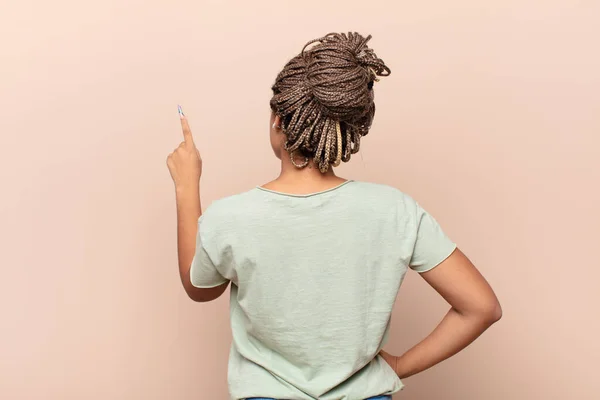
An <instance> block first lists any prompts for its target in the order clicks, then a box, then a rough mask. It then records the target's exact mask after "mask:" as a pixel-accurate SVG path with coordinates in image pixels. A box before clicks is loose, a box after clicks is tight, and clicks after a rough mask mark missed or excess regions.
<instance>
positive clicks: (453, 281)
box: [167, 113, 502, 378]
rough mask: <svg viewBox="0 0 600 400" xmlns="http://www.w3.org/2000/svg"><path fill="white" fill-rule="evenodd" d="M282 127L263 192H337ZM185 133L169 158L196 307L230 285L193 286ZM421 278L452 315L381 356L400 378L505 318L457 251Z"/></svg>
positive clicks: (193, 154)
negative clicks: (293, 150)
mask: <svg viewBox="0 0 600 400" xmlns="http://www.w3.org/2000/svg"><path fill="white" fill-rule="evenodd" d="M280 123H281V121H280V119H279V117H277V116H275V115H274V114H273V113H271V119H270V126H271V129H270V140H271V146H272V148H273V152H274V153H275V155H276V156H277V158H279V159H280V160H281V172H280V174H279V176H278V177H277V178H276V179H275V180H273V181H271V182H269V183H266V184H265V185H263V187H265V188H267V189H271V190H275V191H279V192H284V193H290V194H308V193H314V192H318V191H323V190H327V189H330V188H333V187H335V186H337V185H339V184H341V183H343V182H345V181H346V180H345V179H343V178H339V177H337V176H336V175H335V173H334V171H333V169H332V168H330V169H329V171H328V172H327V173H325V174H322V173H321V172H320V171H319V169H318V168H317V167H316V166H315V165H314V164H313V163H310V164H309V165H308V166H307V167H306V168H304V169H297V168H296V167H295V166H294V165H293V164H292V162H291V161H290V156H289V154H288V153H287V152H286V151H285V150H284V142H285V136H284V134H283V133H282V131H281V129H280ZM181 127H182V131H183V139H184V140H183V142H181V144H180V145H179V146H178V147H177V148H176V149H175V150H174V151H173V152H172V153H171V154H169V156H168V157H167V166H168V168H169V172H170V173H171V177H172V178H173V182H174V184H175V198H176V202H177V249H178V258H179V274H180V277H181V282H182V283H183V287H184V289H185V291H186V293H187V294H188V296H189V297H190V298H191V299H192V300H194V301H199V302H206V301H211V300H215V299H216V298H218V297H219V296H221V295H222V294H223V292H224V291H225V289H226V288H227V285H228V284H229V282H228V283H224V284H223V285H220V286H218V287H215V288H209V289H201V288H196V287H194V286H193V285H192V284H191V282H190V268H191V263H192V259H193V257H194V253H195V251H196V234H197V229H198V223H197V222H198V218H199V217H200V215H201V214H202V208H201V203H200V178H201V176H202V158H201V157H200V152H199V151H198V149H197V148H196V146H195V144H194V140H193V137H192V133H191V130H190V126H189V124H188V121H187V118H186V117H184V116H182V117H181ZM301 161H302V160H298V162H301ZM420 276H421V277H422V278H423V279H424V280H425V281H426V282H427V283H428V284H429V285H430V286H431V287H432V288H433V289H435V290H436V291H437V292H438V293H439V294H440V295H441V296H442V297H443V298H444V299H445V300H446V301H447V302H448V304H449V306H450V309H449V310H448V312H447V313H446V315H445V316H444V318H443V319H442V321H441V322H440V323H439V324H438V326H437V327H436V328H435V329H434V330H433V331H432V332H431V333H430V334H429V335H428V336H427V337H426V338H425V339H423V340H422V341H421V342H420V343H418V344H417V345H416V346H414V347H412V348H411V349H410V350H408V351H407V352H406V353H404V354H402V355H400V356H394V355H391V354H389V353H387V352H385V351H381V353H380V355H381V356H382V357H383V359H384V360H385V361H386V362H387V363H388V364H389V365H390V367H392V368H393V370H394V371H395V372H396V374H397V375H398V376H399V377H400V378H407V377H409V376H412V375H415V374H418V373H419V372H422V371H424V370H426V369H428V368H431V367H432V366H434V365H436V364H438V363H440V362H442V361H444V360H445V359H447V358H449V357H451V356H453V355H455V354H456V353H458V352H459V351H461V350H463V349H464V348H465V347H467V346H468V345H469V344H471V343H472V342H473V341H474V340H475V339H477V338H478V337H479V336H480V335H481V334H482V333H483V332H485V331H486V330H487V329H488V328H489V327H490V326H492V325H493V324H494V323H495V322H497V321H498V320H499V319H500V318H501V316H502V309H501V307H500V303H499V302H498V299H497V297H496V295H495V294H494V291H493V290H492V288H491V287H490V285H489V284H488V282H487V281H486V280H485V278H484V277H483V276H482V275H481V274H480V273H479V271H478V270H477V268H476V267H475V266H474V265H473V263H472V262H471V261H470V260H469V259H468V258H467V257H466V256H465V255H464V254H463V253H462V252H461V251H460V250H459V249H457V250H455V251H454V252H453V253H452V254H451V255H450V256H449V257H448V258H447V259H446V260H445V261H443V262H442V263H441V264H439V265H438V266H437V267H435V268H433V269H432V270H430V271H428V272H425V273H422V274H420Z"/></svg>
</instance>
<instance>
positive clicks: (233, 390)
mask: <svg viewBox="0 0 600 400" xmlns="http://www.w3.org/2000/svg"><path fill="white" fill-rule="evenodd" d="M455 248H456V246H455V244H454V243H453V242H452V241H451V240H450V239H449V238H448V237H447V236H446V235H445V234H444V233H443V231H442V229H441V228H440V226H439V225H438V223H437V222H436V221H435V219H434V218H433V217H432V216H431V215H430V214H428V213H427V212H426V211H425V210H424V209H423V208H421V207H420V206H419V204H417V203H416V202H415V200H413V199H412V198H411V197H410V196H408V195H406V194H404V193H402V192H400V191H398V190H397V189H394V188H392V187H388V186H384V185H377V184H371V183H363V182H356V181H348V182H346V183H344V184H342V185H340V186H337V187H335V188H333V189H330V190H327V191H324V192H319V193H314V194H310V195H290V194H284V193H278V192H274V191H270V190H267V189H264V188H255V189H253V190H250V191H248V192H246V193H242V194H239V195H236V196H232V197H228V198H225V199H222V200H218V201H216V202H215V203H213V204H212V205H211V206H210V207H209V208H208V209H207V210H206V212H205V213H204V215H202V217H200V219H199V226H198V239H197V244H196V255H195V257H194V260H193V262H192V268H191V272H190V274H191V280H192V284H193V285H194V286H196V287H202V288H207V287H214V286H218V285H220V284H223V283H225V282H227V281H228V280H229V281H231V282H232V286H231V300H230V304H231V306H230V313H231V329H232V333H233V343H232V347H231V352H230V357H229V373H228V382H229V392H230V396H231V399H233V400H238V399H245V398H248V397H268V398H275V399H289V400H314V399H320V400H359V399H366V398H368V397H371V396H376V395H382V394H391V393H394V392H397V391H398V390H400V389H401V388H402V386H403V385H402V382H401V381H400V379H398V377H397V376H396V374H395V373H394V372H393V370H392V369H391V368H390V367H389V366H388V364H387V363H386V362H385V361H384V360H383V359H382V358H381V356H378V355H377V354H378V353H379V350H380V349H381V348H382V347H383V345H384V344H385V342H386V340H387V334H388V329H389V324H390V317H391V314H392V308H393V306H394V302H395V300H396V295H397V293H398V289H399V288H400V284H401V283H402V280H403V278H404V275H405V273H406V272H407V270H408V268H412V269H413V270H415V271H417V272H425V271H428V270H430V269H432V268H434V267H435V266H436V265H438V264H439V263H440V262H442V261H443V260H444V259H446V258H447V257H448V256H449V255H450V254H451V253H452V252H453V251H454V249H455Z"/></svg>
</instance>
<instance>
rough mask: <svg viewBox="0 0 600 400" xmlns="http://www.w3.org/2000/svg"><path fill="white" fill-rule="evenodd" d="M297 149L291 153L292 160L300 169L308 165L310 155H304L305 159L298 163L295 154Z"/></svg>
mask: <svg viewBox="0 0 600 400" xmlns="http://www.w3.org/2000/svg"><path fill="white" fill-rule="evenodd" d="M295 154H296V151H292V152H291V153H290V161H292V165H293V166H294V167H296V168H298V169H302V168H304V167H306V166H307V165H308V157H306V156H304V161H303V162H302V163H301V164H298V163H296V157H294V155H295Z"/></svg>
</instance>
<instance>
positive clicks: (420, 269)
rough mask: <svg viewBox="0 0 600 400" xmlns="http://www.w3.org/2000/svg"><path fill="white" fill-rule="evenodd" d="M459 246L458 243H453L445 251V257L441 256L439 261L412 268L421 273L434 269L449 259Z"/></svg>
mask: <svg viewBox="0 0 600 400" xmlns="http://www.w3.org/2000/svg"><path fill="white" fill-rule="evenodd" d="M457 248H458V246H457V245H456V243H453V244H452V246H450V247H449V249H448V250H449V251H448V252H444V254H445V256H444V257H443V258H441V259H440V260H439V261H438V262H436V263H432V264H430V265H426V266H423V267H418V268H412V270H413V271H415V272H418V273H419V274H423V273H425V272H428V271H431V270H432V269H434V268H435V267H437V266H438V265H440V264H441V263H443V262H444V261H446V260H447V259H448V257H450V256H451V255H452V253H454V251H456V249H457Z"/></svg>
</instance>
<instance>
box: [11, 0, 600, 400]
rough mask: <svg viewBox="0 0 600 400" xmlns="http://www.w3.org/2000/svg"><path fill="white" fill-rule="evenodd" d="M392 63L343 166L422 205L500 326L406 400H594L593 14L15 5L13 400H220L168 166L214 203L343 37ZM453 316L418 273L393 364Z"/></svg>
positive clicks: (208, 320) (445, 5) (514, 4)
mask: <svg viewBox="0 0 600 400" xmlns="http://www.w3.org/2000/svg"><path fill="white" fill-rule="evenodd" d="M347 30H356V31H359V32H363V33H365V34H367V33H371V34H373V36H374V39H373V40H372V42H371V45H372V46H373V47H374V48H375V49H376V51H377V53H378V55H379V56H380V57H381V58H383V59H384V60H385V61H386V63H387V64H388V65H389V66H390V67H391V69H392V75H391V77H389V78H388V79H385V80H383V81H382V82H381V83H380V84H378V85H377V86H376V90H377V101H378V115H377V118H376V121H375V125H374V127H373V130H372V133H371V135H370V136H369V137H367V138H366V139H365V141H364V146H363V151H362V155H359V156H358V157H355V159H353V160H352V162H351V164H350V165H348V166H346V167H344V168H343V169H342V171H341V173H342V174H343V175H345V176H347V177H351V178H354V179H363V180H373V181H377V182H383V183H388V184H392V185H396V186H397V187H399V188H401V189H403V190H404V191H406V192H408V193H410V194H411V195H413V196H414V197H416V198H417V199H418V200H419V201H421V202H422V203H423V204H424V205H425V206H426V207H427V208H428V209H429V210H430V211H431V212H432V213H433V214H434V215H435V216H436V217H437V218H438V219H439V220H440V222H441V223H442V224H443V225H444V227H445V229H446V230H447V232H448V233H449V234H450V235H451V236H452V237H453V238H454V240H456V241H457V242H458V243H459V245H460V246H461V247H462V248H463V249H464V251H465V252H467V253H468V254H469V255H470V256H471V258H472V259H473V260H474V261H475V263H476V264H477V265H478V266H479V267H480V269H481V270H482V271H483V272H484V274H485V275H486V276H487V277H488V278H489V280H490V281H491V282H492V284H493V286H494V287H495V288H496V290H497V292H498V295H499V297H500V299H501V301H502V304H503V306H504V315H505V316H504V319H503V320H502V321H501V323H499V324H498V325H497V326H495V327H494V328H493V329H492V330H491V331H490V332H489V333H487V334H486V335H485V336H484V337H483V338H482V339H481V340H480V341H478V342H477V343H476V344H475V345H473V346H472V347H470V348H469V349H468V350H467V351H465V352H464V353H462V354H460V355H459V356H457V357H455V358H454V359H452V360H451V361H448V362H446V363H445V364H443V365H441V366H439V367H437V368H435V369H433V370H432V371H430V372H427V373H424V374H422V375H421V376H418V377H415V378H413V379H410V380H408V381H407V384H408V388H407V389H406V390H405V391H404V392H403V393H401V394H399V395H398V396H397V398H398V399H412V400H430V399H444V400H459V399H460V400H464V399H485V400H506V399H511V400H530V399H540V400H541V399H544V400H548V399H561V400H564V399H578V400H591V399H598V396H599V393H600V380H599V379H598V371H599V367H598V365H599V363H600V348H599V345H598V338H600V323H599V322H598V316H599V315H600V314H599V313H598V305H599V303H600V302H599V300H600V297H599V294H598V292H599V290H598V280H599V279H600V265H599V261H598V248H599V242H600V211H599V210H598V208H599V206H600V167H599V164H600V162H599V155H600V151H599V148H600V139H599V132H600V52H599V51H598V49H599V47H598V40H599V38H600V2H599V1H593V0H588V1H584V0H582V1H575V0H571V1H569V0H564V1H552V0H545V1H542V0H539V1H533V0H528V1H524V0H521V1H516V0H512V1H511V0H508V1H507V0H503V1H485V2H484V1H475V0H472V1H464V0H462V1H419V2H408V1H380V2H364V1H353V0H347V1H339V2H326V3H321V2H320V1H314V0H311V1H296V2H287V1H264V0H260V1H245V2H242V1H238V2H233V1H222V2H219V1H167V0H162V1H158V0H154V1H147V0H146V1H141V0H132V1H115V0H104V1H74V0H73V1H66V0H57V1H53V2H48V1H41V0H37V1H30V0H19V1H16V0H13V1H6V0H5V1H3V2H2V3H1V8H0V41H1V46H0V71H1V74H0V133H1V136H0V148H1V149H2V156H1V161H0V162H1V165H0V178H1V181H0V182H1V184H2V194H1V196H0V206H1V207H0V213H1V214H0V217H1V220H0V221H1V223H0V243H1V251H0V266H1V270H0V274H1V275H0V285H1V290H0V315H1V318H2V319H1V321H2V327H1V330H0V398H2V399H7V400H8V399H11V400H12V399H49V400H59V399H60V400H67V399H78V400H79V399H89V400H96V399H97V400H100V399H102V400H105V399H111V400H113V399H114V400H125V399H128V400H135V399H140V400H142V399H144V400H147V399H160V400H162V399H181V400H191V399H225V398H226V397H227V395H226V356H227V352H228V347H229V341H230V335H229V325H228V324H229V322H228V308H227V305H228V299H227V298H226V297H223V298H222V299H219V300H218V301H217V302H215V303H211V304H204V305H199V304H194V303H192V302H191V301H188V300H187V298H186V297H185V294H184V292H183V290H182V289H181V288H180V283H179V279H178V276H177V268H176V264H175V262H176V258H175V257H176V256H175V245H176V243H175V239H176V238H175V214H174V196H173V190H172V184H171V182H170V178H169V174H168V172H167V168H166V166H165V157H166V155H167V154H168V152H170V151H171V150H172V148H173V147H174V146H176V145H177V144H178V143H179V141H180V140H181V138H180V136H179V135H180V132H179V125H178V124H179V121H178V118H177V114H176V105H177V104H178V103H181V104H182V105H183V106H184V110H185V111H186V113H187V115H188V116H189V118H190V120H191V123H192V126H193V128H194V131H195V136H196V140H197V142H198V143H199V145H200V146H201V150H202V152H203V156H204V159H205V175H204V183H203V191H202V197H203V200H204V203H205V206H207V205H208V204H210V202H211V201H212V200H214V199H216V198H219V197H222V196H225V195H228V194H232V193H234V192H238V191H242V190H245V189H248V188H250V187H252V186H253V185H256V184H259V183H263V182H264V181H267V180H269V179H270V178H271V177H272V176H273V175H274V174H275V173H276V171H277V163H276V160H275V159H274V158H273V157H272V155H271V150H270V148H269V144H268V140H267V135H268V133H267V128H268V113H269V110H268V99H269V87H270V84H271V82H272V80H273V79H274V77H275V74H276V73H277V72H278V70H279V68H280V67H281V66H282V65H283V63H284V62H285V61H286V60H287V59H288V58H289V57H291V56H293V55H294V54H295V53H296V52H298V51H299V50H300V49H301V47H302V45H303V44H304V43H305V42H306V41H307V40H309V39H312V38H314V37H317V36H320V35H322V34H325V33H327V32H329V31H347ZM445 310H446V305H445V304H444V303H443V301H441V300H440V299H439V298H438V296H437V295H436V294H435V293H434V292H433V291H432V290H431V289H429V288H428V287H427V286H426V285H425V284H424V283H423V282H422V281H421V280H420V278H419V277H418V276H416V275H414V274H412V275H410V276H409V278H408V279H407V281H406V285H405V286H404V287H403V290H402V291H401V294H400V296H399V301H398V304H397V309H396V312H395V315H394V318H395V319H394V323H393V332H392V333H393V335H392V336H393V339H392V341H391V343H390V344H389V346H388V349H389V350H391V351H393V352H397V353H398V352H400V351H402V350H403V349H406V348H407V347H408V346H410V345H411V344H414V343H415V342H416V341H418V340H419V339H420V338H422V337H423V336H424V335H426V334H427V333H428V332H429V330H430V329H432V328H433V326H434V325H435V323H436V322H437V321H438V320H439V319H440V318H441V317H442V315H443V313H444V311H445Z"/></svg>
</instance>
